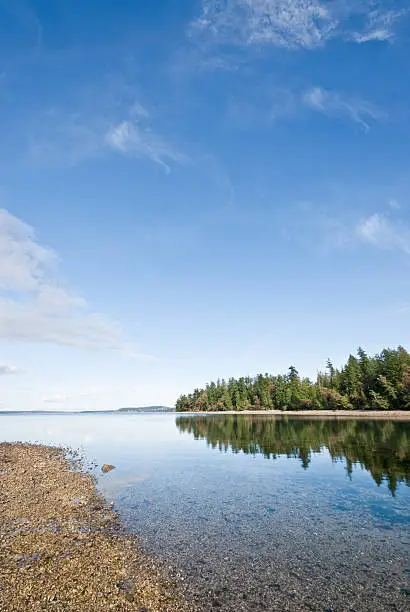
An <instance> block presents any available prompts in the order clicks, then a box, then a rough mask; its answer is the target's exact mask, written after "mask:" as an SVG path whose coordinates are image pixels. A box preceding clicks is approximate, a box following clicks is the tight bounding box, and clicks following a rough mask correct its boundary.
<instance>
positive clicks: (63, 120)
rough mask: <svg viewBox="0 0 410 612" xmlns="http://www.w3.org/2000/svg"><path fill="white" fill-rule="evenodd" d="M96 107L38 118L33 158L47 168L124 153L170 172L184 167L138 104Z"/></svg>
mask: <svg viewBox="0 0 410 612" xmlns="http://www.w3.org/2000/svg"><path fill="white" fill-rule="evenodd" d="M96 97H97V93H96ZM96 107H97V110H95V109H93V111H89V110H87V109H83V110H82V111H81V112H70V113H65V112H63V111H59V110H56V109H51V110H49V111H48V112H47V113H44V114H43V115H42V116H41V118H37V121H36V125H35V126H34V127H33V128H32V130H31V132H30V137H29V138H30V146H29V154H30V158H31V159H32V160H34V161H36V162H39V163H47V165H48V164H50V163H51V164H53V163H59V162H60V163H61V162H64V163H67V164H69V165H76V164H78V163H81V162H83V161H85V160H87V159H91V158H95V157H99V156H102V155H105V154H107V153H110V152H111V153H121V154H127V155H134V156H136V157H140V158H146V159H149V160H151V161H153V162H155V163H157V164H159V165H160V166H162V167H163V168H165V170H166V171H167V172H169V170H170V166H169V164H170V162H174V163H178V164H183V163H185V161H186V158H185V156H183V155H182V154H181V153H179V152H178V151H177V150H176V149H175V148H174V147H173V146H171V145H170V144H169V143H168V142H167V141H166V140H165V139H164V138H163V137H162V136H160V135H159V134H157V133H156V132H155V131H154V130H153V129H152V127H151V120H150V115H149V113H148V111H147V110H146V108H145V107H144V106H142V104H140V102H138V101H137V100H132V101H131V100H127V104H122V105H121V104H120V103H115V101H111V100H110V104H108V105H107V106H105V105H104V104H101V106H100V107H99V106H98V103H97V104H96Z"/></svg>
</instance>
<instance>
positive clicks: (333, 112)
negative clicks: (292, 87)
mask: <svg viewBox="0 0 410 612" xmlns="http://www.w3.org/2000/svg"><path fill="white" fill-rule="evenodd" d="M302 100H303V103H304V104H305V105H306V106H308V107H309V108H310V109H312V110H314V111H318V112H320V113H324V114H325V115H329V116H336V117H337V116H339V117H347V118H348V119H351V120H352V121H355V122H357V123H359V124H360V125H361V126H362V127H363V128H364V129H365V130H366V131H368V130H369V128H370V125H369V122H370V121H371V120H373V121H375V120H380V119H383V118H384V117H385V114H384V113H383V112H382V111H381V110H380V109H378V108H377V107H376V106H374V105H373V104H371V103H370V102H366V101H365V100H362V99H361V98H354V97H349V96H346V95H343V94H341V93H339V92H334V91H326V90H325V89H322V88H321V87H312V88H310V89H308V90H307V91H305V92H304V94H303V96H302Z"/></svg>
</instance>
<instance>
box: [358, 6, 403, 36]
mask: <svg viewBox="0 0 410 612" xmlns="http://www.w3.org/2000/svg"><path fill="white" fill-rule="evenodd" d="M407 12H408V10H406V9H403V10H399V11H397V10H387V11H384V12H383V11H382V10H381V9H380V8H379V9H377V10H373V11H370V12H369V13H368V15H367V19H366V23H365V26H364V28H363V30H362V31H361V32H352V34H351V38H352V40H354V41H355V42H357V43H359V44H360V43H366V42H369V41H372V40H379V41H384V40H391V39H392V38H394V26H395V24H396V22H398V21H399V20H400V19H401V18H403V17H404V16H405V15H406V13H407Z"/></svg>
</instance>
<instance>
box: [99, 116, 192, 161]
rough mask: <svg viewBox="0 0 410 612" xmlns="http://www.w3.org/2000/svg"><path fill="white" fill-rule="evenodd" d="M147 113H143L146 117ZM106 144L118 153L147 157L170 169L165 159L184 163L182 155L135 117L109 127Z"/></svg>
mask: <svg viewBox="0 0 410 612" xmlns="http://www.w3.org/2000/svg"><path fill="white" fill-rule="evenodd" d="M146 116H147V115H144V117H146ZM105 140H106V142H107V144H108V146H109V147H110V148H111V149H113V150H115V151H118V152H120V153H130V154H135V155H137V156H140V157H147V158H149V159H151V160H152V161H154V162H156V163H157V164H160V165H161V166H163V167H164V168H165V170H166V171H167V172H169V171H170V167H169V165H168V164H167V163H166V160H167V161H173V162H177V163H184V161H185V158H184V156H183V155H181V154H180V153H178V152H177V151H175V150H174V149H172V148H171V147H170V146H169V145H168V144H167V143H166V142H165V141H164V140H162V138H161V137H159V136H158V135H157V134H155V133H154V132H151V131H150V129H148V128H147V127H145V128H144V127H143V126H142V125H141V121H140V120H139V119H138V118H137V119H134V120H124V121H121V122H120V123H118V124H116V125H114V126H112V127H110V128H109V130H108V131H107V133H106V135H105Z"/></svg>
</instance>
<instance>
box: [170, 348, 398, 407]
mask: <svg viewBox="0 0 410 612" xmlns="http://www.w3.org/2000/svg"><path fill="white" fill-rule="evenodd" d="M176 410H177V411H178V412H201V411H211V412H212V411H215V412H219V411H224V410H283V411H286V410H410V354H409V353H408V352H407V351H406V349H404V348H403V347H402V346H399V347H398V348H397V349H384V350H383V351H381V353H379V354H376V355H374V356H373V357H371V356H369V355H367V353H366V352H365V351H364V350H363V349H362V348H359V349H358V351H357V356H354V355H350V356H349V359H348V360H347V363H346V364H345V365H344V366H343V367H342V368H341V369H337V368H335V367H334V365H333V364H332V362H331V361H330V359H329V360H328V361H327V364H326V370H325V371H324V372H319V373H318V375H317V377H316V380H315V381H312V380H310V379H309V378H301V376H300V375H299V372H298V371H297V370H296V368H295V367H294V366H291V367H290V368H289V371H288V373H287V374H279V375H277V376H273V375H271V374H258V375H257V376H255V377H250V376H247V377H242V378H239V379H235V378H230V379H229V380H228V381H226V380H218V381H217V382H211V383H209V384H207V385H206V386H205V388H203V389H195V390H194V391H193V392H192V393H190V394H188V395H181V396H180V397H179V398H178V400H177V402H176Z"/></svg>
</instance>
